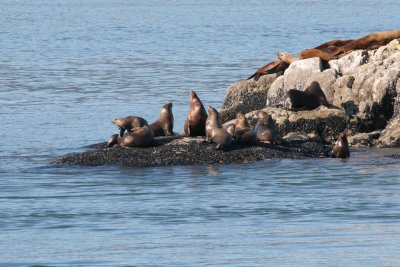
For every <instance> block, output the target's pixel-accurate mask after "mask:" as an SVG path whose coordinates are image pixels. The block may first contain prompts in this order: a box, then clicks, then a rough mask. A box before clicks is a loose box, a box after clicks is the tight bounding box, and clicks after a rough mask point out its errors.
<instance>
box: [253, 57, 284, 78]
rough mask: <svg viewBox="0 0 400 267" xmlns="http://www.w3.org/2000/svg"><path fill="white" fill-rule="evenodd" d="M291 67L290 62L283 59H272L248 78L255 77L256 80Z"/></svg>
mask: <svg viewBox="0 0 400 267" xmlns="http://www.w3.org/2000/svg"><path fill="white" fill-rule="evenodd" d="M288 67H289V63H288V62H286V61H283V60H276V61H271V62H268V63H267V64H265V65H264V66H262V67H261V68H259V69H258V70H257V71H256V72H255V73H254V74H253V75H251V76H250V77H249V78H247V80H250V79H251V78H254V80H255V81H258V79H259V78H260V77H261V76H263V75H266V74H272V73H277V72H281V71H285V70H286V69H287V68H288Z"/></svg>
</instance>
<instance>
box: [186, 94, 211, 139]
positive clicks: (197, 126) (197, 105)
mask: <svg viewBox="0 0 400 267" xmlns="http://www.w3.org/2000/svg"><path fill="white" fill-rule="evenodd" d="M207 117H208V116H207V112H206V110H205V108H204V106H203V103H201V101H200V99H199V97H198V96H197V94H196V92H195V91H192V92H191V93H190V108H189V112H188V115H187V118H186V121H185V125H184V127H183V130H184V132H185V134H186V135H190V136H205V135H206V120H207Z"/></svg>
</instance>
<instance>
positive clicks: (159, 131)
mask: <svg viewBox="0 0 400 267" xmlns="http://www.w3.org/2000/svg"><path fill="white" fill-rule="evenodd" d="M150 127H151V129H152V130H153V133H154V136H170V135H174V132H173V128H174V115H173V114H172V103H168V104H165V105H164V106H163V107H162V109H161V113H160V117H159V118H158V120H157V121H155V122H154V123H152V124H150Z"/></svg>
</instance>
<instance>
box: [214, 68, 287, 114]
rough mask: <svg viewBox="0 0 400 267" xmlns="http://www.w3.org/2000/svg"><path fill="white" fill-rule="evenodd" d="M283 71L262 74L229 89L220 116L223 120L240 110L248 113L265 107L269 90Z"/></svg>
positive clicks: (235, 84) (237, 83)
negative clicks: (258, 77)
mask: <svg viewBox="0 0 400 267" xmlns="http://www.w3.org/2000/svg"><path fill="white" fill-rule="evenodd" d="M279 75H281V73H276V74H268V75H264V76H261V77H260V79H258V81H255V80H254V79H250V80H245V81H239V82H236V83H234V84H232V85H231V86H229V88H228V90H227V94H226V96H225V100H224V103H223V105H222V110H221V111H220V116H221V120H222V121H227V120H231V119H233V118H235V117H236V114H237V113H238V112H242V113H247V112H250V111H252V110H255V109H261V108H263V107H265V101H266V100H267V91H268V88H269V87H270V86H271V84H272V83H273V82H274V81H275V80H276V78H277V77H278V76H279Z"/></svg>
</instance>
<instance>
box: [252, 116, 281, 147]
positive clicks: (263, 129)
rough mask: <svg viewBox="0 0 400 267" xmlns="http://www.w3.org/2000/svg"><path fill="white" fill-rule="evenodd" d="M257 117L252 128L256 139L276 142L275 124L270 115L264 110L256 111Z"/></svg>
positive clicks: (270, 142)
mask: <svg viewBox="0 0 400 267" xmlns="http://www.w3.org/2000/svg"><path fill="white" fill-rule="evenodd" d="M257 117H258V118H259V119H258V121H257V123H256V126H255V128H254V130H255V132H256V134H257V138H258V141H260V142H265V143H269V144H275V143H276V125H275V122H274V120H273V119H272V117H271V116H270V115H268V114H267V113H265V112H258V113H257Z"/></svg>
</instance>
